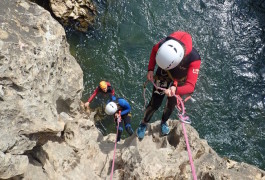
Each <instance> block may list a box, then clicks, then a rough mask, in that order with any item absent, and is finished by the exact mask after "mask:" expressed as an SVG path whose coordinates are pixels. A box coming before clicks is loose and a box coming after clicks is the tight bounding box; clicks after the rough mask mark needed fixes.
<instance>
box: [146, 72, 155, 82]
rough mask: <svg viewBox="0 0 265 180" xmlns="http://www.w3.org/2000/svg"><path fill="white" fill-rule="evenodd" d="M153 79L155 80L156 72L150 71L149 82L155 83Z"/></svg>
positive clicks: (148, 74)
mask: <svg viewBox="0 0 265 180" xmlns="http://www.w3.org/2000/svg"><path fill="white" fill-rule="evenodd" d="M153 78H154V71H148V73H147V79H148V80H149V81H151V82H153V81H154V79H153Z"/></svg>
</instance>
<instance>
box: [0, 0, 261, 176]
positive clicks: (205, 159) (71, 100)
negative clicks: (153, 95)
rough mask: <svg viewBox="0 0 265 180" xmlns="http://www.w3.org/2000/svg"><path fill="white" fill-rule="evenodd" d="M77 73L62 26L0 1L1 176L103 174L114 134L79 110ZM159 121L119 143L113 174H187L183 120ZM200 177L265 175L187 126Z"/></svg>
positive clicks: (16, 0)
mask: <svg viewBox="0 0 265 180" xmlns="http://www.w3.org/2000/svg"><path fill="white" fill-rule="evenodd" d="M82 78H83V74H82V70H81V68H80V67H79V65H78V64H77V62H76V61H75V59H74V58H73V57H72V56H71V55H70V54H69V50H68V44H67V42H66V39H65V33H64V29H63V28H62V27H61V25H60V24H59V23H58V22H56V21H55V20H54V19H52V18H51V16H50V14H49V13H48V12H47V11H46V10H44V9H43V8H41V7H39V6H37V5H35V4H33V3H30V2H28V1H26V0H13V1H8V0H6V1H0V107H1V108H0V127H1V128H0V138H1V141H0V179H8V178H13V179H26V180H28V179H38V180H47V179H52V180H53V179H87V180H91V179H93V180H94V179H95V180H97V179H99V180H100V179H109V178H110V174H111V168H112V162H113V153H114V151H113V150H114V142H115V138H116V137H115V134H110V135H108V136H105V137H104V136H103V135H102V134H101V133H100V131H99V130H98V129H97V128H96V127H95V125H94V122H93V119H94V115H95V113H91V114H90V115H87V114H84V113H81V112H82V111H79V107H80V106H79V103H80V98H81V93H82V90H83V81H82ZM159 123H160V122H158V121H157V122H155V123H153V124H150V126H149V127H148V130H147V134H146V137H145V138H144V139H143V140H142V141H139V140H138V139H137V137H136V135H135V134H134V135H133V136H131V137H129V138H127V139H125V140H122V141H121V143H120V144H118V145H117V150H116V156H115V168H114V176H113V179H137V180H138V179H141V180H142V179H144V180H145V179H146V180H147V179H148V180H149V179H187V180H190V179H192V174H191V168H190V165H189V159H188V155H187V151H186V144H185V141H184V137H183V133H182V126H181V123H180V122H179V121H177V120H174V121H173V120H170V121H169V125H170V128H171V131H170V134H169V135H168V136H164V137H161V135H160V124H159ZM185 127H186V129H187V134H188V138H189V143H190V146H191V152H192V158H193V161H194V165H195V168H196V173H197V177H198V179H202V180H215V179H216V180H223V179H231V180H234V179H240V180H242V179H243V180H244V179H246V180H253V179H255V180H265V172H264V171H263V170H260V169H258V168H256V167H254V166H251V165H248V164H245V163H238V162H235V161H232V160H229V159H223V158H221V157H219V156H218V155H217V154H216V152H215V151H214V150H213V149H212V148H211V147H210V146H209V145H208V144H207V142H206V141H205V140H202V139H200V138H199V135H198V133H197V132H196V130H195V129H194V128H192V126H190V125H185Z"/></svg>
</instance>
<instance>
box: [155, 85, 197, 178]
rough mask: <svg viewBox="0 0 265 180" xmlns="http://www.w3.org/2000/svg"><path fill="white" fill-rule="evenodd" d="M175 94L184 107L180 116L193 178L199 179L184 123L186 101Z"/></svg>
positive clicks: (185, 118)
mask: <svg viewBox="0 0 265 180" xmlns="http://www.w3.org/2000/svg"><path fill="white" fill-rule="evenodd" d="M151 82H152V83H153V85H154V87H155V88H156V89H159V90H162V91H164V90H166V89H165V88H161V87H158V86H157V85H156V84H155V83H154V82H153V81H151ZM174 96H175V97H176V98H177V100H178V101H179V102H180V105H181V108H182V114H180V115H179V118H180V120H181V124H182V129H183V134H184V138H185V142H186V146H187V151H188V156H189V160H190V166H191V172H192V176H193V180H197V176H196V171H195V167H194V164H193V160H192V155H191V150H190V145H189V140H188V136H187V132H186V128H185V123H184V122H185V121H186V120H187V118H188V116H185V107H184V103H183V100H182V98H181V97H180V96H179V95H175V94H174Z"/></svg>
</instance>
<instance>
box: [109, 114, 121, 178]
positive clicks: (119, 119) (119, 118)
mask: <svg viewBox="0 0 265 180" xmlns="http://www.w3.org/2000/svg"><path fill="white" fill-rule="evenodd" d="M120 122H121V111H119V117H118V119H117V133H116V140H115V146H114V152H113V158H112V159H113V160H112V168H111V174H110V179H111V180H112V177H113V171H114V162H115V153H116V146H117V138H118V132H119V124H120Z"/></svg>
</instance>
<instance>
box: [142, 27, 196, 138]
mask: <svg viewBox="0 0 265 180" xmlns="http://www.w3.org/2000/svg"><path fill="white" fill-rule="evenodd" d="M156 64H157V65H158V68H157V70H156V73H155V76H154V69H155V65H156ZM200 64H201V57H200V55H199V53H198V52H197V50H196V49H195V48H194V47H192V39H191V35H190V34H189V33H187V32H182V31H176V32H174V33H172V34H170V35H169V36H168V37H166V38H164V39H162V40H161V41H159V42H158V43H157V44H155V45H154V46H153V49H152V52H151V55H150V60H149V65H148V73H147V79H148V80H150V81H154V80H155V81H154V83H155V84H156V85H157V86H158V87H161V88H166V90H165V91H161V90H157V89H156V88H155V87H154V88H153V94H152V98H151V100H150V102H149V104H148V106H147V107H146V110H145V113H144V118H143V120H142V122H141V124H140V125H139V127H138V129H137V136H138V138H139V139H143V138H144V135H145V131H146V128H147V123H148V122H149V121H150V119H151V117H152V116H153V114H154V112H155V111H156V110H157V109H158V108H159V107H160V106H161V104H162V101H163V98H164V96H165V95H166V96H167V104H166V107H165V108H164V111H163V115H162V120H161V132H162V135H167V134H168V133H169V127H168V125H167V123H166V121H167V120H168V119H169V117H170V115H171V113H172V112H173V110H174V107H175V106H176V104H177V100H176V98H175V96H174V94H177V95H185V94H190V93H193V91H194V88H195V84H196V82H197V79H198V74H199V69H200Z"/></svg>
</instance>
